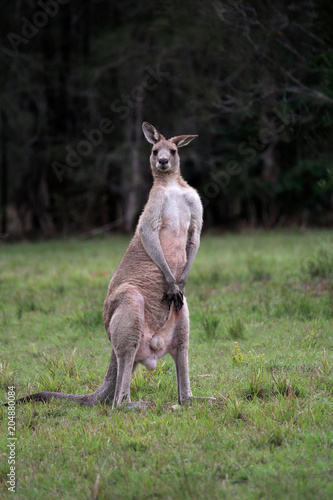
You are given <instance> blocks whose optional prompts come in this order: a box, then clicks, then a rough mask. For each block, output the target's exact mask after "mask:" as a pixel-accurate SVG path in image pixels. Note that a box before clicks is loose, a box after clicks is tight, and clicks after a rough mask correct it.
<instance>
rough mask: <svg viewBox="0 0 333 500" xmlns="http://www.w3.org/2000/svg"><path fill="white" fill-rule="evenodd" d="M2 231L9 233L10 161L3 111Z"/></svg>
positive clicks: (5, 118)
mask: <svg viewBox="0 0 333 500" xmlns="http://www.w3.org/2000/svg"><path fill="white" fill-rule="evenodd" d="M1 125H2V126H1V233H2V234H3V235H5V234H6V233H7V198H8V163H7V138H8V136H7V126H8V120H7V116H6V113H5V112H4V111H1Z"/></svg>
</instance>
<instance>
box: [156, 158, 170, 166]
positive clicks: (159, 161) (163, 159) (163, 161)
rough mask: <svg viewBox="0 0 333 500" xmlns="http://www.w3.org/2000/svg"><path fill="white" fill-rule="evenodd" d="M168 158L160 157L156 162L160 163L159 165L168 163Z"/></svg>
mask: <svg viewBox="0 0 333 500" xmlns="http://www.w3.org/2000/svg"><path fill="white" fill-rule="evenodd" d="M168 161H169V160H168V158H160V159H159V160H158V163H160V164H161V165H166V164H167V163H168Z"/></svg>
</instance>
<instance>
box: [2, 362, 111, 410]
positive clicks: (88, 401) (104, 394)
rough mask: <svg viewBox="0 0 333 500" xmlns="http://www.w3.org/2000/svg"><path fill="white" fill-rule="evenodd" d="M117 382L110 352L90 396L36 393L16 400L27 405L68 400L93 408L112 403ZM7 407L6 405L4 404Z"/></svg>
mask: <svg viewBox="0 0 333 500" xmlns="http://www.w3.org/2000/svg"><path fill="white" fill-rule="evenodd" d="M116 382H117V358H116V355H115V354H114V352H112V355H111V360H110V364H109V368H108V371H107V372H106V375H105V377H104V380H103V382H102V385H101V386H100V387H99V388H98V389H96V391H95V392H92V393H91V394H65V393H63V392H36V393H35V394H29V395H28V396H24V397H23V398H20V399H17V400H16V403H17V404H22V403H28V402H29V401H41V402H44V403H46V402H48V401H50V399H52V398H53V399H69V400H70V401H74V402H76V403H79V404H81V405H85V406H94V405H97V404H98V403H108V404H109V403H112V401H113V398H114V393H115V390H116ZM5 406H8V404H5Z"/></svg>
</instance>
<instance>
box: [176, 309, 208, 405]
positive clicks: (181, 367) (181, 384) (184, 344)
mask: <svg viewBox="0 0 333 500" xmlns="http://www.w3.org/2000/svg"><path fill="white" fill-rule="evenodd" d="M176 314H177V323H176V326H175V331H174V339H175V345H176V347H175V349H174V350H173V351H172V352H171V356H172V358H173V360H174V363H175V366H176V373H177V387H178V403H179V404H180V405H182V404H184V403H186V402H187V401H191V400H198V401H208V402H213V401H215V398H211V397H195V396H193V395H192V391H191V387H190V376H189V368H188V346H189V332H190V321H189V313H188V308H187V303H186V300H184V305H183V307H182V309H181V310H180V311H178V312H177V313H176Z"/></svg>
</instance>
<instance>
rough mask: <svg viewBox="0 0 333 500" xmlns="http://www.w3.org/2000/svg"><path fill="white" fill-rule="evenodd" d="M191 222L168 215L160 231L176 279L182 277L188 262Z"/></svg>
mask: <svg viewBox="0 0 333 500" xmlns="http://www.w3.org/2000/svg"><path fill="white" fill-rule="evenodd" d="M188 227H189V222H188V223H184V222H182V221H179V220H176V221H175V220H172V219H171V218H170V217H166V218H165V219H164V221H163V224H162V227H161V231H160V242H161V247H162V250H163V253H164V256H165V260H166V261H167V263H168V265H169V267H170V271H171V272H172V274H173V275H174V276H175V278H176V280H177V279H179V278H180V277H181V274H182V272H183V269H184V266H185V264H186V242H187V233H188Z"/></svg>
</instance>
